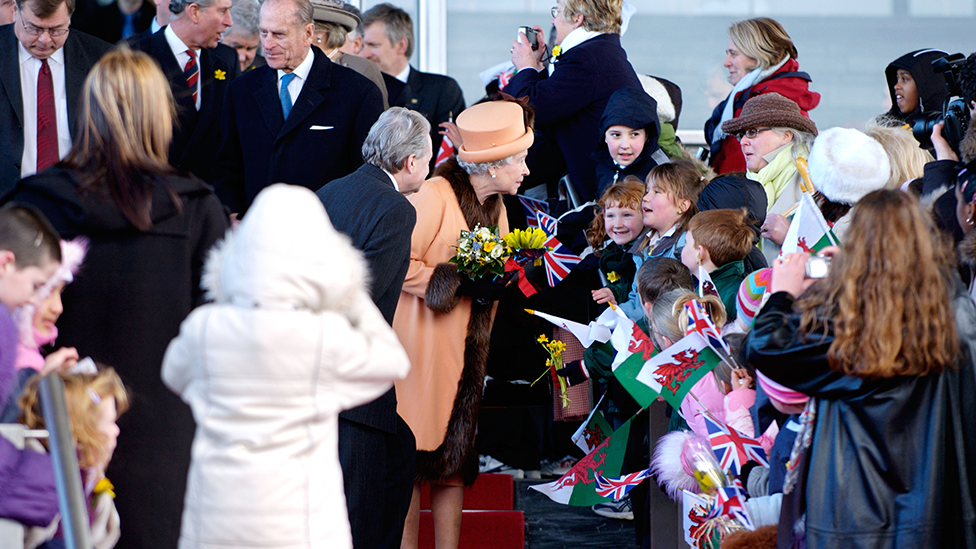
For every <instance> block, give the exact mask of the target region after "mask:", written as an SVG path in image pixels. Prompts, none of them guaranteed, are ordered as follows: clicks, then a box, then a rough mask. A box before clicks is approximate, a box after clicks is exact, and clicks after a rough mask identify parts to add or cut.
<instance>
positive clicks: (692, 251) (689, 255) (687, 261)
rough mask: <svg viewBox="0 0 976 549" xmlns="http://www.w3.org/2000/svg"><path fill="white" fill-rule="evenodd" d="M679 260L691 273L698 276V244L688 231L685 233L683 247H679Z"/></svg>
mask: <svg viewBox="0 0 976 549" xmlns="http://www.w3.org/2000/svg"><path fill="white" fill-rule="evenodd" d="M681 262H682V263H683V264H684V266H685V267H688V270H690V271H691V274H693V275H695V276H698V245H697V244H695V237H694V235H693V234H692V233H691V231H688V232H686V233H685V247H684V248H682V249H681Z"/></svg>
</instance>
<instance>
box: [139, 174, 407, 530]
mask: <svg viewBox="0 0 976 549" xmlns="http://www.w3.org/2000/svg"><path fill="white" fill-rule="evenodd" d="M367 273H368V269H367V266H366V262H365V260H364V259H363V257H362V254H360V253H359V252H358V251H357V250H355V249H354V248H353V247H352V245H351V244H350V243H349V239H348V238H346V237H345V236H344V235H341V234H339V233H338V232H337V231H336V230H335V229H334V228H333V227H332V224H331V223H330V222H329V220H328V217H327V216H326V213H325V209H324V208H323V207H322V203H321V202H320V201H319V200H318V199H317V198H316V197H315V195H314V194H312V192H311V191H309V190H308V189H305V188H302V187H297V186H291V185H284V184H278V185H272V186H270V187H268V188H266V189H264V190H263V191H262V192H261V193H260V194H259V195H258V196H257V198H256V200H255V201H254V204H253V206H252V207H251V208H250V209H249V210H248V214H247V217H246V218H244V220H243V221H242V222H241V224H240V226H238V228H237V229H236V230H235V231H230V232H228V233H227V237H226V239H225V240H224V242H223V243H222V244H221V245H219V246H218V247H215V248H214V250H213V251H212V252H211V254H210V257H209V258H208V259H207V264H206V272H205V274H204V279H203V285H204V287H205V288H206V289H207V291H208V294H209V296H210V297H211V298H213V300H214V303H211V304H208V305H203V306H201V307H199V308H197V309H196V310H194V311H193V312H192V313H190V316H188V317H187V319H186V320H185V321H184V322H183V325H182V326H181V327H180V334H179V336H177V337H176V338H175V339H174V340H173V341H172V342H170V345H169V348H168V349H167V350H166V356H165V358H164V360H163V367H162V378H163V381H164V382H165V383H166V385H167V386H168V387H169V388H170V389H172V390H173V391H174V392H175V393H177V394H179V395H180V397H181V398H182V399H183V400H184V401H186V403H187V404H189V405H190V408H191V409H192V410H193V418H194V419H195V420H196V424H197V429H196V434H195V436H194V438H193V456H192V461H191V464H190V473H189V475H188V478H187V489H186V503H185V506H184V511H183V522H182V528H181V529H180V544H179V546H180V548H181V549H216V548H228V547H261V548H264V549H313V548H322V549H325V548H328V549H333V548H335V549H341V548H352V537H351V536H350V532H349V521H348V519H347V517H346V501H345V498H344V497H343V489H342V471H341V469H340V467H339V455H338V416H339V412H340V411H342V410H345V409H349V408H352V407H354V406H358V405H360V404H363V403H366V402H369V401H371V400H373V399H375V398H376V397H378V396H379V395H382V394H383V393H385V392H387V391H388V390H389V389H390V386H391V385H392V381H393V380H394V379H395V378H402V377H404V376H405V375H406V373H407V370H408V369H409V367H410V364H409V362H408V361H407V356H406V353H405V352H404V351H403V348H402V347H401V345H400V343H399V342H398V341H397V338H396V335H395V334H394V333H393V330H391V329H390V326H389V324H387V323H386V320H384V318H383V316H382V315H381V314H380V312H379V310H377V309H376V306H375V305H373V301H372V299H370V297H369V294H368V292H367V291H366V286H365V279H366V278H367ZM123 527H124V526H123Z"/></svg>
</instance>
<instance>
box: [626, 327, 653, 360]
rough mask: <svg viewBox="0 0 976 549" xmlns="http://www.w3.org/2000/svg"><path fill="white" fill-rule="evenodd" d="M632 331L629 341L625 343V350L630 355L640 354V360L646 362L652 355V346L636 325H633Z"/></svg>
mask: <svg viewBox="0 0 976 549" xmlns="http://www.w3.org/2000/svg"><path fill="white" fill-rule="evenodd" d="M633 330H634V333H633V334H631V336H630V341H629V342H628V343H627V350H628V351H630V352H631V353H637V352H639V353H641V355H642V358H643V359H644V360H645V361H646V360H647V359H649V358H651V355H652V354H654V344H653V343H651V340H650V338H648V337H647V334H645V333H644V331H643V330H641V329H640V328H638V327H637V324H636V323H634V326H633Z"/></svg>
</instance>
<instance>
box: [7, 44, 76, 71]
mask: <svg viewBox="0 0 976 549" xmlns="http://www.w3.org/2000/svg"><path fill="white" fill-rule="evenodd" d="M28 59H37V58H36V57H34V56H33V55H31V54H30V52H29V51H27V48H25V47H24V45H23V44H22V43H21V42H20V40H18V41H17V60H18V61H20V64H21V65H23V64H24V63H25V62H27V60H28ZM48 60H49V61H54V62H55V63H57V64H59V65H61V66H62V67H63V66H64V48H63V47H61V48H58V49H56V50H55V51H54V53H52V54H51V56H50V57H48ZM37 61H38V62H40V59H37Z"/></svg>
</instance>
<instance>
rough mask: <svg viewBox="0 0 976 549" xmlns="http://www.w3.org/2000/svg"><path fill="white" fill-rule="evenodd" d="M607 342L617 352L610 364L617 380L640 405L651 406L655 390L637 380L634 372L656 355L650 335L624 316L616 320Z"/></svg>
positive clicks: (643, 406) (637, 371) (655, 394)
mask: <svg viewBox="0 0 976 549" xmlns="http://www.w3.org/2000/svg"><path fill="white" fill-rule="evenodd" d="M610 342H611V343H612V344H613V348H614V349H615V350H616V351H617V356H615V357H614V359H613V364H611V368H612V369H613V377H615V378H617V382H619V383H620V385H621V386H622V387H623V388H624V389H625V390H626V391H627V392H628V393H630V396H632V397H633V398H634V401H635V402H637V404H638V405H639V406H640V407H641V408H646V407H648V406H650V404H651V403H652V402H654V399H655V398H657V395H658V393H657V391H655V390H654V389H652V388H650V387H648V386H647V385H645V384H643V383H641V382H640V381H637V374H638V373H640V371H641V369H642V368H643V367H644V363H645V362H647V361H648V360H649V359H650V358H651V357H653V356H654V355H656V354H657V350H656V349H655V348H654V344H653V343H651V338H649V337H647V334H645V333H644V331H643V330H641V329H640V327H638V326H637V323H636V322H634V321H632V320H630V319H629V318H626V317H624V318H620V319H618V320H617V326H616V327H615V328H614V330H613V333H612V334H611V335H610Z"/></svg>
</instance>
